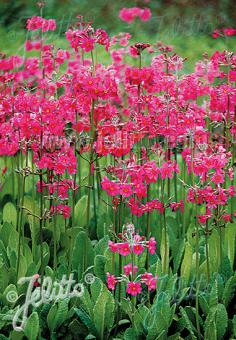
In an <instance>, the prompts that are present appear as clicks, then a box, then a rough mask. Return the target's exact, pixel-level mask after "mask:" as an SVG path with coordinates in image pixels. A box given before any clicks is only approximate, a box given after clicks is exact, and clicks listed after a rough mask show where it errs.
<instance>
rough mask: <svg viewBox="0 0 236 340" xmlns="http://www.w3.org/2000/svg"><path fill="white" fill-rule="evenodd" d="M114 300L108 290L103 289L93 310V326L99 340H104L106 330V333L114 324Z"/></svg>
mask: <svg viewBox="0 0 236 340" xmlns="http://www.w3.org/2000/svg"><path fill="white" fill-rule="evenodd" d="M114 311H115V300H114V298H113V295H112V294H111V293H110V292H109V291H108V289H107V288H106V287H105V286H103V289H102V291H101V293H100V295H99V297H98V299H97V302H96V303H95V306H94V309H93V315H94V324H95V327H96V329H97V332H98V334H99V336H100V338H101V339H104V334H105V333H106V330H107V331H108V333H109V332H110V330H111V329H112V326H113V323H114Z"/></svg>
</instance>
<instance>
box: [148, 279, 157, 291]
mask: <svg viewBox="0 0 236 340" xmlns="http://www.w3.org/2000/svg"><path fill="white" fill-rule="evenodd" d="M146 285H147V286H148V290H149V291H150V290H156V286H157V278H156V277H152V278H150V279H149V280H147V282H146Z"/></svg>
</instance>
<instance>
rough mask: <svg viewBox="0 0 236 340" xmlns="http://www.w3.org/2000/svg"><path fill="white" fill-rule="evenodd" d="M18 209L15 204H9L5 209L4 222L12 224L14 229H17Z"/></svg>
mask: <svg viewBox="0 0 236 340" xmlns="http://www.w3.org/2000/svg"><path fill="white" fill-rule="evenodd" d="M16 218H17V213H16V207H15V205H14V204H13V203H11V202H8V203H6V204H5V205H4V207H3V221H4V222H9V223H11V224H12V225H13V226H14V227H16Z"/></svg>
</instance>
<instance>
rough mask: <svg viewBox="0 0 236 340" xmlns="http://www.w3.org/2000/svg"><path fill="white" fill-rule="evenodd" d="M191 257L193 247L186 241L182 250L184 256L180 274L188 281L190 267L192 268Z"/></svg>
mask: <svg viewBox="0 0 236 340" xmlns="http://www.w3.org/2000/svg"><path fill="white" fill-rule="evenodd" d="M192 258H193V249H192V247H191V245H190V244H189V243H188V242H186V245H185V251H184V258H183V261H182V264H181V276H182V277H183V278H184V279H185V280H186V282H187V283H188V282H189V279H190V274H191V268H192Z"/></svg>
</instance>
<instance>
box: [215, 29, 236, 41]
mask: <svg viewBox="0 0 236 340" xmlns="http://www.w3.org/2000/svg"><path fill="white" fill-rule="evenodd" d="M233 35H236V28H232V27H228V28H223V29H221V30H220V29H215V30H214V31H213V33H212V38H214V39H217V38H219V37H222V36H223V37H224V36H227V37H232V36H233Z"/></svg>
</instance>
